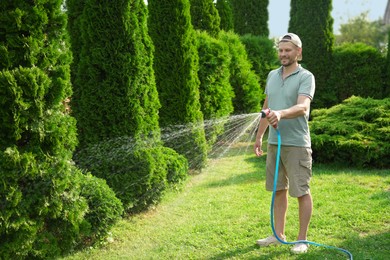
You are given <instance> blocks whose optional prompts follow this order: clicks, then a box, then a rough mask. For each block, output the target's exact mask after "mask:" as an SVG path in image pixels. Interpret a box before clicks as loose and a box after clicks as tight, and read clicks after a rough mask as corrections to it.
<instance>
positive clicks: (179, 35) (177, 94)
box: [148, 0, 207, 170]
mask: <svg viewBox="0 0 390 260" xmlns="http://www.w3.org/2000/svg"><path fill="white" fill-rule="evenodd" d="M148 9H149V23H148V26H149V31H150V36H151V38H152V40H153V43H154V46H155V55H154V56H155V62H154V71H155V75H156V84H157V89H158V92H159V98H160V102H161V108H160V110H159V115H160V125H161V127H162V128H163V129H162V130H163V131H164V133H165V134H166V135H168V136H169V135H170V136H171V137H174V136H175V135H176V136H177V138H170V139H169V138H167V139H165V140H166V142H165V143H166V145H167V146H168V147H171V148H173V149H175V150H176V151H177V152H179V153H180V154H182V155H185V157H186V158H187V159H188V161H189V165H190V168H192V169H196V170H200V169H201V168H203V167H204V166H205V163H206V159H207V146H206V138H205V133H204V129H203V114H202V112H201V107H200V101H199V84H200V82H199V78H198V74H197V73H198V70H199V57H198V53H197V48H196V47H197V46H196V37H195V30H194V29H193V27H192V24H191V16H190V3H189V0H179V1H160V0H149V1H148ZM177 127H179V128H177Z"/></svg>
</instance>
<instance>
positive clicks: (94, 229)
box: [80, 173, 123, 247]
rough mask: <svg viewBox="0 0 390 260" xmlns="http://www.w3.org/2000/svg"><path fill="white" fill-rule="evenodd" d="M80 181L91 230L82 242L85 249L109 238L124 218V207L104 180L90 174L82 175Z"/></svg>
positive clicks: (86, 216)
mask: <svg viewBox="0 0 390 260" xmlns="http://www.w3.org/2000/svg"><path fill="white" fill-rule="evenodd" d="M80 179H81V192H80V195H81V196H82V197H83V198H85V199H86V201H87V203H88V211H87V213H86V214H85V221H86V222H87V224H88V228H89V230H88V232H87V233H86V234H85V237H84V238H83V240H82V241H81V243H82V244H81V245H82V246H83V247H85V246H87V245H91V244H93V243H94V242H96V241H100V240H101V239H103V238H106V237H107V235H108V231H110V229H111V227H112V226H113V225H114V224H115V223H116V222H117V221H118V220H119V219H120V217H121V216H122V214H123V205H122V202H121V201H120V200H119V199H118V198H117V197H116V196H115V192H114V191H113V190H112V189H111V188H110V187H109V186H108V185H107V183H106V181H105V180H104V179H100V178H97V177H95V176H93V175H91V174H90V173H86V174H83V175H81V174H80Z"/></svg>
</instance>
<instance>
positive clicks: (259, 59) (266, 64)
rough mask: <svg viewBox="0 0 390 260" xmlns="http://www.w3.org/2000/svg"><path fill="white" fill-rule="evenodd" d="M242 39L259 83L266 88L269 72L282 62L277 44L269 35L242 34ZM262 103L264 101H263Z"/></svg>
mask: <svg viewBox="0 0 390 260" xmlns="http://www.w3.org/2000/svg"><path fill="white" fill-rule="evenodd" d="M240 39H241V41H242V43H243V44H244V45H245V49H246V51H247V53H248V58H249V60H250V61H251V63H252V65H253V70H254V71H255V72H256V74H257V75H258V76H259V80H260V81H259V84H260V86H261V87H262V89H263V90H264V89H265V84H266V80H267V76H268V73H269V72H270V71H271V70H273V69H276V68H277V67H278V66H279V64H280V63H279V60H278V54H277V52H276V49H275V44H274V42H273V41H272V40H270V39H268V37H264V36H254V35H251V34H246V35H244V36H241V37H240ZM261 103H263V102H262V101H261Z"/></svg>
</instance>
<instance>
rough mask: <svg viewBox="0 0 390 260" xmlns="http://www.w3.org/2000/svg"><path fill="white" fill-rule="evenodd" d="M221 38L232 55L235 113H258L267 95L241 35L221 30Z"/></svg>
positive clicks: (231, 71) (231, 73)
mask: <svg viewBox="0 0 390 260" xmlns="http://www.w3.org/2000/svg"><path fill="white" fill-rule="evenodd" d="M219 39H220V40H222V41H223V42H225V43H226V44H227V45H228V46H229V52H230V55H231V57H232V60H231V63H230V84H231V85H232V87H233V90H234V94H235V97H234V99H233V106H234V114H242V113H244V114H246V113H256V112H259V111H260V103H261V101H262V100H264V98H265V95H264V93H262V91H261V88H260V86H259V78H258V76H257V75H256V73H255V72H254V71H253V70H252V64H251V63H250V61H249V59H248V55H247V52H246V49H245V46H244V44H243V43H242V42H241V41H240V37H239V36H238V35H237V34H234V33H233V32H225V31H221V33H220V36H219Z"/></svg>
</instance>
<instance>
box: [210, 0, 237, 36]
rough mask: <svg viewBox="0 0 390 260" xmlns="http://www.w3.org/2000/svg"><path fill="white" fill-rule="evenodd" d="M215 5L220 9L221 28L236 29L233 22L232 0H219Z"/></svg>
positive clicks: (226, 29) (225, 29)
mask: <svg viewBox="0 0 390 260" xmlns="http://www.w3.org/2000/svg"><path fill="white" fill-rule="evenodd" d="M215 7H216V8H217V10H218V14H219V17H220V18H221V23H220V28H221V30H224V31H227V32H228V31H230V30H233V29H234V25H233V24H234V23H233V10H232V6H231V3H230V0H217V3H216V4H215Z"/></svg>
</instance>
